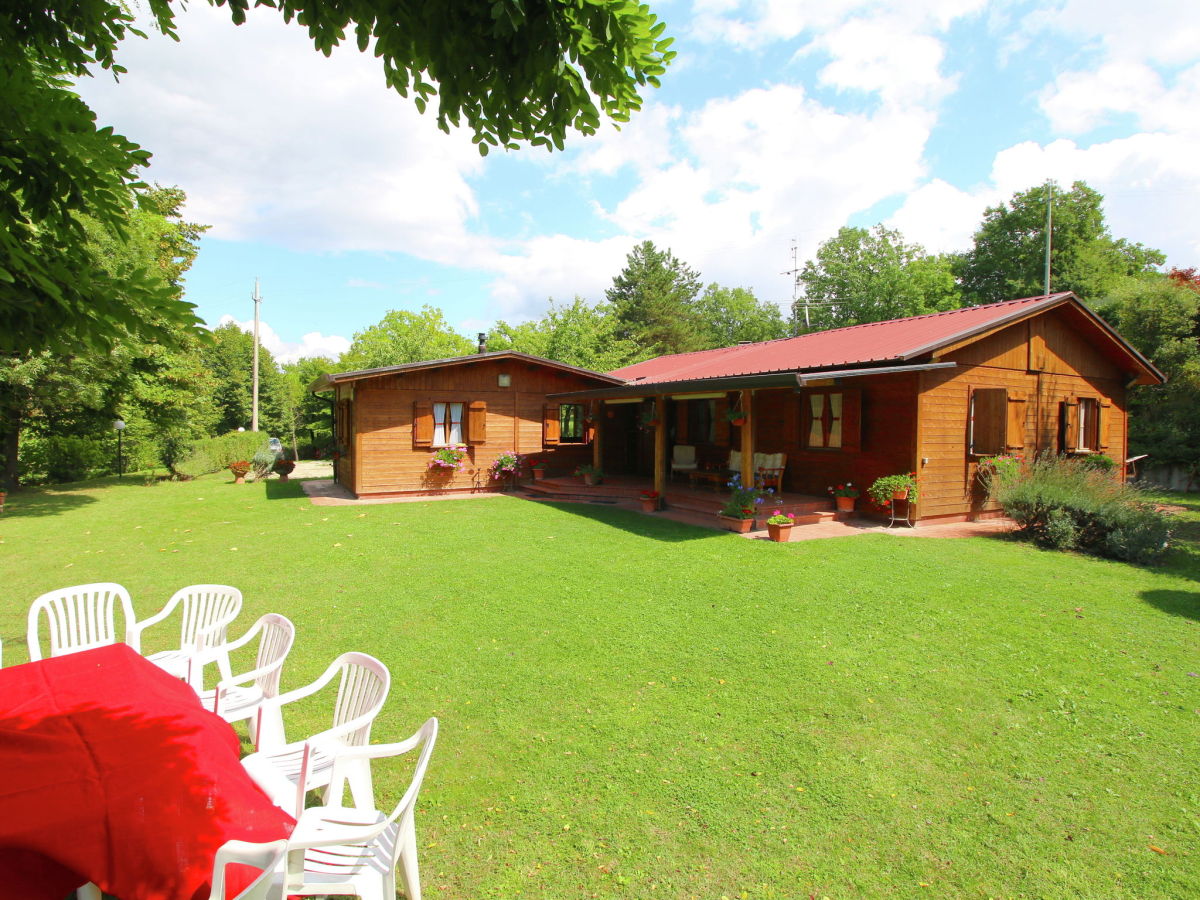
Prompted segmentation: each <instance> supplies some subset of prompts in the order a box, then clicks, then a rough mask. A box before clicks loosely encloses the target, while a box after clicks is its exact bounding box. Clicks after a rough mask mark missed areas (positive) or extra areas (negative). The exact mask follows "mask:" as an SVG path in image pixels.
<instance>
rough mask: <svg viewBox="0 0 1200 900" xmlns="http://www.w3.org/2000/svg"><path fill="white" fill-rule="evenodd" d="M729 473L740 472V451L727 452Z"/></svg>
mask: <svg viewBox="0 0 1200 900" xmlns="http://www.w3.org/2000/svg"><path fill="white" fill-rule="evenodd" d="M729 471H731V472H740V471H742V451H741V450H730V451H729Z"/></svg>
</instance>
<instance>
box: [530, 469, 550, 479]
mask: <svg viewBox="0 0 1200 900" xmlns="http://www.w3.org/2000/svg"><path fill="white" fill-rule="evenodd" d="M529 474H531V475H532V476H533V480H534V481H541V480H542V479H543V478H545V477H546V470H545V469H530V470H529Z"/></svg>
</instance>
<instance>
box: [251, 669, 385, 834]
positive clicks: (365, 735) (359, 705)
mask: <svg viewBox="0 0 1200 900" xmlns="http://www.w3.org/2000/svg"><path fill="white" fill-rule="evenodd" d="M339 676H340V677H339ZM335 677H339V681H338V692H337V700H336V702H335V703H334V708H333V727H332V728H328V729H326V730H325V731H321V732H318V733H317V734H314V735H312V736H311V737H309V738H308V739H307V740H304V741H297V742H294V743H291V744H288V743H284V740H285V738H284V735H283V732H282V729H281V730H280V732H279V733H278V734H272V733H271V732H270V730H269V729H268V725H269V724H270V723H274V722H276V721H279V722H282V715H281V714H279V715H278V719H277V718H276V715H277V710H281V709H282V708H283V707H284V706H286V705H287V704H289V703H293V702H295V701H297V700H300V699H302V698H304V697H310V696H312V695H313V694H315V693H317V692H318V691H319V690H321V689H322V688H323V687H325V686H326V685H327V684H329V683H330V682H331V681H333V679H334V678H335ZM391 681H392V677H391V674H390V673H389V672H388V670H387V666H385V665H384V664H383V663H381V662H380V661H379V660H377V659H376V658H375V657H373V656H368V655H367V654H366V653H343V654H342V655H341V656H339V657H338V658H337V659H335V660H334V661H333V662H332V663H331V664H330V666H329V668H328V669H326V670H325V672H324V674H322V675H321V677H320V678H318V679H317V680H316V681H314V682H313V683H312V684H310V685H307V686H305V687H302V688H296V689H295V690H293V691H288V692H287V693H286V694H280V695H279V696H278V697H275V698H273V699H265V700H263V703H262V710H263V712H262V716H261V717H260V725H261V727H260V728H259V730H258V751H257V752H255V753H251V754H250V755H249V756H247V757H246V758H245V759H243V760H242V766H243V767H244V768H245V769H246V771H247V772H248V773H249V774H250V777H251V778H253V779H254V781H255V782H256V783H257V784H258V786H259V787H261V788H262V789H263V790H264V791H265V792H266V794H267V796H268V797H270V798H271V802H273V803H274V804H275V805H276V806H278V807H279V808H280V809H283V810H285V811H286V812H288V813H290V814H291V815H293V816H295V817H296V818H299V817H300V813H301V811H302V810H303V809H304V795H305V794H307V793H308V792H309V791H311V790H313V789H314V788H319V787H326V788H327V787H328V786H329V784H330V781H331V780H332V778H333V760H334V757H335V756H336V755H337V754H338V753H341V752H342V751H343V750H345V748H347V747H358V746H362V745H364V744H366V743H367V742H368V741H369V740H370V738H371V723H372V722H374V721H375V717H376V716H377V715H379V711H380V710H381V709H383V704H384V701H385V700H387V695H388V689H389V688H390V687H391ZM271 707H276V708H277V710H272V709H271ZM346 780H347V781H348V782H349V784H350V791H351V793H352V794H353V795H354V800H355V802H356V803H357V804H358V805H360V806H364V807H366V806H369V805H370V803H371V766H370V764H369V763H368V762H367V761H366V760H365V759H364V760H360V761H358V762H357V763H352V764H350V765H349V770H348V771H347V773H346ZM325 796H326V799H328V797H329V791H328V790H326V792H325Z"/></svg>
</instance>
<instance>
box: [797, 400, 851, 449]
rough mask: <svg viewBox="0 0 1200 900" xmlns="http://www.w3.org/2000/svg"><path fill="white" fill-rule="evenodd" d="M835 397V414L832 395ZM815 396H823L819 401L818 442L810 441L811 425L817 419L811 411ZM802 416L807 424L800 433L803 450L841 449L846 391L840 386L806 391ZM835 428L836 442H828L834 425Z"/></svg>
mask: <svg viewBox="0 0 1200 900" xmlns="http://www.w3.org/2000/svg"><path fill="white" fill-rule="evenodd" d="M835 396H836V397H837V398H838V401H837V407H838V412H837V415H836V416H835V415H834V413H833V406H834V404H833V400H832V398H833V397H835ZM816 397H821V398H823V400H822V403H821V415H820V419H819V421H820V423H821V440H822V442H821V443H820V444H814V443H813V441H812V433H813V425H814V424H815V423H816V422H817V421H818V417H817V416H816V415H815V414H814V412H813V399H814V398H816ZM803 403H804V416H803V422H804V424H805V425H807V428H805V430H804V433H803V434H802V435H801V438H802V440H803V447H804V449H805V450H843V449H844V445H845V443H846V391H845V390H844V389H842V388H829V389H828V390H814V391H806V392H805V393H804V399H803ZM835 425H836V430H837V443H836V444H832V443H830V438H831V437H832V435H833V432H834V427H835Z"/></svg>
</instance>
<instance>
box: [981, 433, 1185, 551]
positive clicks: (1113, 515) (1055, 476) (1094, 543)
mask: <svg viewBox="0 0 1200 900" xmlns="http://www.w3.org/2000/svg"><path fill="white" fill-rule="evenodd" d="M988 487H989V490H990V492H991V497H992V498H993V499H995V500H996V501H998V502H999V503H1000V505H1001V506H1002V507H1003V508H1004V511H1005V513H1007V514H1008V515H1009V516H1010V517H1011V518H1012V519H1013V520H1015V521H1016V523H1017V524H1018V526H1019V527H1020V533H1021V534H1022V535H1023V536H1025V537H1027V538H1029V539H1031V540H1033V541H1034V542H1035V543H1037V544H1038V545H1039V546H1042V547H1051V548H1054V549H1058V550H1069V549H1078V550H1082V551H1084V552H1086V553H1094V554H1096V555H1099V556H1109V557H1112V558H1115V559H1123V560H1126V561H1128V562H1136V563H1142V564H1146V563H1151V562H1154V561H1156V560H1157V559H1158V558H1159V557H1161V556H1162V554H1163V552H1164V551H1165V550H1166V549H1167V546H1168V544H1169V541H1170V532H1171V528H1170V519H1169V518H1168V517H1167V516H1166V515H1165V514H1164V513H1161V512H1159V511H1157V510H1156V509H1154V507H1153V506H1151V505H1150V504H1148V503H1146V502H1144V501H1143V500H1142V499H1141V495H1140V494H1139V492H1138V491H1137V490H1135V489H1134V488H1132V487H1130V486H1128V485H1124V484H1120V483H1118V482H1117V481H1115V480H1114V479H1113V478H1112V476H1111V473H1110V471H1108V470H1105V469H1103V468H1102V467H1091V466H1084V465H1080V464H1079V460H1078V459H1071V458H1066V457H1054V456H1046V457H1042V458H1040V459H1038V460H1035V461H1034V462H1033V463H1031V464H1029V465H1028V466H1026V467H1025V468H1024V469H1023V470H1022V471H1021V472H1020V473H1019V474H1018V475H1016V476H1013V477H1011V478H1005V479H991V480H989V482H988Z"/></svg>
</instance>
